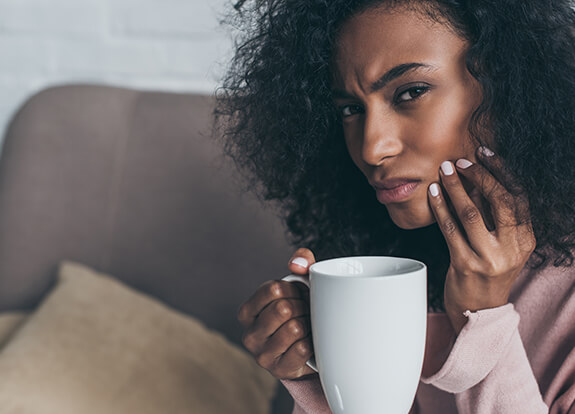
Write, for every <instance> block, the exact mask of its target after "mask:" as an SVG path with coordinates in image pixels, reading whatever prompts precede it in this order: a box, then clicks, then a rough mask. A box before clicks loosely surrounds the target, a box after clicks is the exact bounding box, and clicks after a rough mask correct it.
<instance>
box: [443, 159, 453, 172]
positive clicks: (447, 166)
mask: <svg viewBox="0 0 575 414" xmlns="http://www.w3.org/2000/svg"><path fill="white" fill-rule="evenodd" d="M441 171H443V174H445V175H451V174H453V173H454V172H455V170H454V169H453V165H452V164H451V163H450V162H449V161H444V162H443V163H442V164H441Z"/></svg>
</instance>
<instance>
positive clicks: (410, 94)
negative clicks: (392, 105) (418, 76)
mask: <svg viewBox="0 0 575 414" xmlns="http://www.w3.org/2000/svg"><path fill="white" fill-rule="evenodd" d="M428 90H429V87H428V86H414V87H412V88H409V89H406V90H405V91H403V92H401V93H400V94H399V95H397V98H396V99H395V101H396V103H401V102H407V101H412V100H414V99H417V98H419V97H420V96H421V95H423V94H424V93H425V92H427V91H428Z"/></svg>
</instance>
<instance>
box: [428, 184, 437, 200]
mask: <svg viewBox="0 0 575 414" xmlns="http://www.w3.org/2000/svg"><path fill="white" fill-rule="evenodd" d="M429 194H431V195H432V196H433V197H437V196H438V195H439V186H438V185H437V183H433V184H431V185H430V186H429Z"/></svg>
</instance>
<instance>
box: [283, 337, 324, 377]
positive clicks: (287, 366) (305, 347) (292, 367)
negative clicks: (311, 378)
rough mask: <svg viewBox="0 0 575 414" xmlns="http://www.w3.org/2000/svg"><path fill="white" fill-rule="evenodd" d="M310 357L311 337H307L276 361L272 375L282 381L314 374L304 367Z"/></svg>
mask: <svg viewBox="0 0 575 414" xmlns="http://www.w3.org/2000/svg"><path fill="white" fill-rule="evenodd" d="M312 356H313V345H312V341H311V336H308V337H307V338H304V339H302V340H300V341H297V342H296V343H294V344H293V345H292V346H291V347H289V349H288V350H287V351H286V352H285V353H284V354H283V355H282V356H281V357H280V358H279V359H276V365H275V369H274V374H275V375H276V377H277V378H282V379H295V378H299V377H302V376H304V375H309V374H314V373H315V371H314V370H312V369H311V368H310V367H308V366H307V365H306V362H307V361H309V359H310V358H311V357H312Z"/></svg>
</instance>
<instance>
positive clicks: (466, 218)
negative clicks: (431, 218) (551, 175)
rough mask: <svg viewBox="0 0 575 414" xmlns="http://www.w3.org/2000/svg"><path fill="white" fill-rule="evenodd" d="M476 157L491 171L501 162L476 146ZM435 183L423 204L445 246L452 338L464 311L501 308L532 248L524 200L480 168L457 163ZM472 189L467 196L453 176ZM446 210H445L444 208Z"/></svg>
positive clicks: (447, 166) (448, 166)
mask: <svg viewBox="0 0 575 414" xmlns="http://www.w3.org/2000/svg"><path fill="white" fill-rule="evenodd" d="M477 156H478V157H480V159H482V160H483V161H484V162H485V164H486V165H487V166H488V167H489V169H490V170H491V171H493V172H498V173H501V174H502V173H503V168H502V165H501V161H500V160H499V159H498V158H497V156H496V155H494V154H493V153H492V152H491V151H490V150H488V149H486V148H484V147H480V148H479V149H478V151H477ZM440 175H441V183H442V187H443V191H442V189H441V188H440V187H439V185H437V184H435V186H434V184H432V185H431V186H430V188H429V201H430V205H431V208H432V210H433V213H434V214H435V217H436V220H437V223H438V224H439V227H440V229H441V231H442V233H443V235H444V237H445V240H446V241H447V245H448V247H449V253H450V256H451V263H450V266H449V269H448V271H447V277H446V281H445V293H444V301H445V310H446V312H447V315H448V316H449V319H450V321H451V324H452V325H453V328H454V329H455V331H456V332H457V333H459V332H460V331H461V329H462V328H463V326H464V325H465V323H466V321H467V318H466V317H465V316H464V315H463V313H464V312H465V311H466V310H470V311H477V310H480V309H486V308H494V307H498V306H502V305H505V304H506V303H507V302H508V300H509V293H510V291H511V286H512V285H513V282H514V281H515V279H516V278H517V276H518V275H519V272H520V271H521V269H523V267H524V266H525V263H526V262H527V260H528V259H529V256H530V255H531V253H532V252H533V250H534V249H535V236H534V235H533V229H532V227H531V222H530V220H529V205H528V202H527V200H526V199H525V197H523V196H522V195H521V193H520V192H519V195H513V194H511V193H510V192H509V191H507V190H506V189H505V187H504V186H503V185H502V184H501V183H500V182H499V181H498V180H497V179H496V178H495V177H494V176H493V175H492V174H491V173H489V171H487V170H486V169H485V168H484V167H483V166H481V165H479V164H474V163H471V162H470V161H468V160H463V159H460V160H458V161H457V163H456V165H455V168H454V165H453V164H452V163H450V162H446V163H443V164H442V166H441V173H440ZM459 175H461V176H463V177H464V179H465V180H466V181H467V182H468V183H470V184H471V185H472V186H473V189H472V190H471V191H470V193H469V194H468V192H467V191H466V190H465V188H464V185H463V183H462V181H461V179H460V177H459ZM450 207H451V209H450Z"/></svg>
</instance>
